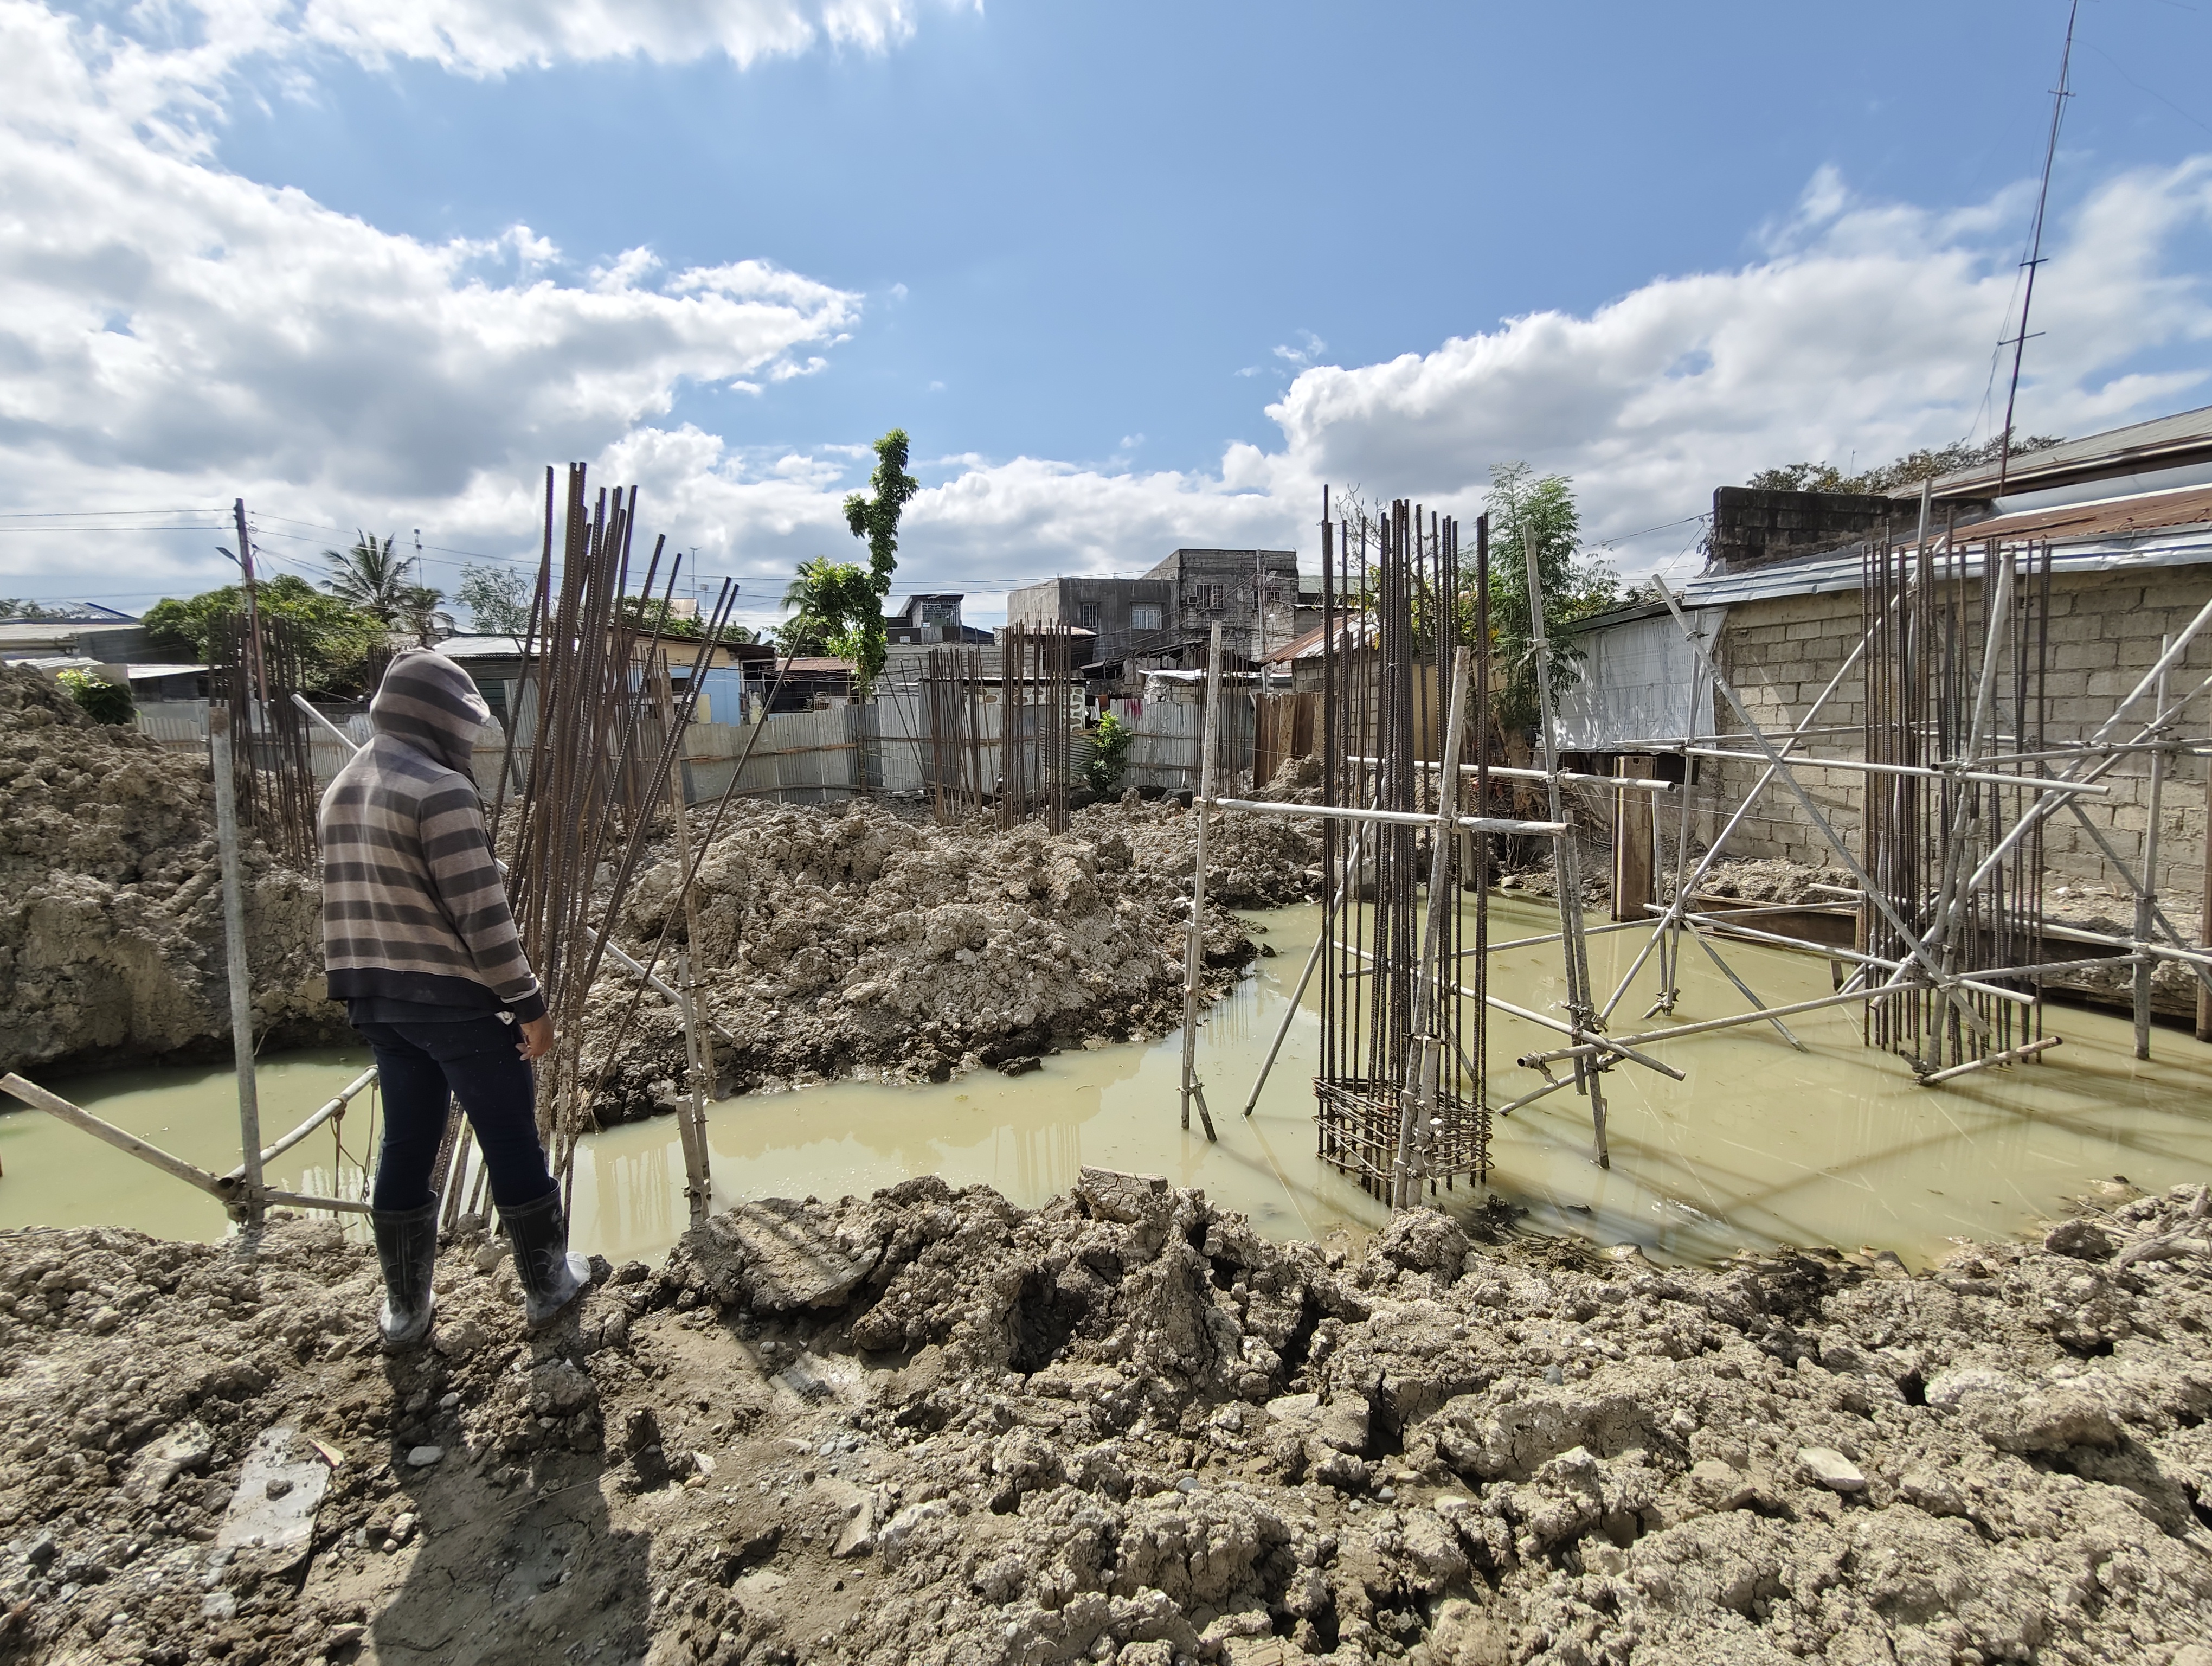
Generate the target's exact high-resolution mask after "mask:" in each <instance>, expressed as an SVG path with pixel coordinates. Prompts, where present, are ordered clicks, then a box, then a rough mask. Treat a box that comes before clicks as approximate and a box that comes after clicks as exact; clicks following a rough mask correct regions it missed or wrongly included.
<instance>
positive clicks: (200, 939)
mask: <svg viewBox="0 0 2212 1666" xmlns="http://www.w3.org/2000/svg"><path fill="white" fill-rule="evenodd" d="M0 802H4V803H5V804H6V806H7V812H6V814H5V815H4V817H0V1069H5V1070H25V1069H29V1068H32V1067H38V1066H43V1065H47V1064H50V1063H55V1062H62V1063H70V1062H80V1061H89V1060H90V1059H91V1058H92V1057H93V1056H94V1055H97V1057H98V1059H99V1061H100V1062H101V1063H104V1064H107V1063H113V1062H116V1061H118V1059H121V1058H128V1057H131V1056H146V1055H158V1054H165V1053H173V1052H178V1051H182V1050H187V1049H192V1048H195V1047H197V1046H206V1045H209V1044H210V1043H216V1042H221V1041H225V1040H228V1037H229V1035H230V1009H229V997H228V988H227V986H226V984H225V982H224V971H223V948H222V886H221V883H220V877H219V874H218V871H217V866H216V855H215V804H214V788H213V787H212V786H211V785H210V782H209V780H208V771H207V765H206V763H204V761H203V760H202V759H200V758H197V757H190V756H179V755H178V754H174V753H170V752H166V751H163V750H162V749H161V747H160V746H159V745H156V744H155V742H154V741H152V740H149V739H147V738H146V737H144V736H143V735H141V734H140V733H137V730H135V729H128V728H121V727H110V726H107V725H104V724H99V723H94V722H93V721H91V720H90V719H89V718H88V717H86V716H85V714H83V713H82V711H80V710H79V709H78V708H77V707H76V703H75V702H73V701H71V700H70V698H69V696H67V695H66V694H64V692H63V691H62V690H60V689H59V688H58V687H57V686H55V685H54V684H52V683H50V682H48V681H47V680H46V678H43V677H40V675H38V674H37V673H36V672H32V671H28V670H25V669H23V668H21V667H0ZM246 880H247V897H246V930H247V934H248V938H249V947H250V958H251V964H252V970H253V976H254V986H255V989H256V992H257V993H256V997H255V1000H256V1006H255V1012H256V1024H255V1027H256V1029H257V1030H258V1031H261V1032H263V1033H264V1035H270V1034H272V1033H273V1036H274V1039H275V1040H276V1042H277V1043H279V1044H286V1043H302V1042H307V1041H313V1040H317V1039H321V1038H323V1037H326V1036H327V1035H329V1034H331V1032H332V1023H333V1018H334V1017H335V1015H337V1009H336V1008H335V1007H332V1006H329V1005H328V1004H327V1003H326V1002H325V1000H324V999H323V981H322V939H321V927H320V923H319V897H320V892H319V887H318V886H317V885H316V884H315V881H314V880H313V878H312V877H310V876H308V875H305V874H301V873H295V872H293V871H291V870H289V869H288V868H286V867H284V866H283V865H282V864H280V863H278V862H276V860H273V859H272V858H271V857H270V854H269V852H268V851H267V850H266V849H265V848H263V847H262V846H260V845H259V844H258V843H253V844H251V845H250V846H249V848H248V849H247V851H246Z"/></svg>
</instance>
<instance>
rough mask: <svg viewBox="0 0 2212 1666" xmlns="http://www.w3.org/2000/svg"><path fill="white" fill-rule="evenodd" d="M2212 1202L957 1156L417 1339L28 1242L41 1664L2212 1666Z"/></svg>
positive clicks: (6, 1395)
mask: <svg viewBox="0 0 2212 1666" xmlns="http://www.w3.org/2000/svg"><path fill="white" fill-rule="evenodd" d="M2201 1195H2202V1194H2201V1193H2200V1192H2197V1191H2196V1190H2195V1189H2187V1190H2185V1192H2184V1193H2183V1194H2182V1195H2176V1196H2172V1197H2160V1198H2147V1199H2139V1200H2134V1201H2124V1200H2125V1199H2126V1198H2127V1196H2128V1194H2127V1191H2126V1189H2124V1188H2121V1187H2118V1186H2115V1187H2113V1188H2112V1189H2110V1195H2109V1196H2108V1197H2106V1199H2105V1200H2104V1201H2103V1205H2102V1206H2101V1207H2099V1208H2098V1209H2096V1210H2094V1211H2093V1213H2090V1214H2088V1215H2086V1216H2084V1217H2082V1218H2080V1219H2075V1220H2074V1221H2070V1222H2069V1223H2066V1224H2063V1225H2061V1226H2060V1227H2058V1228H2057V1229H2056V1230H2055V1231H2053V1232H2052V1233H2051V1236H2050V1237H2049V1238H2048V1239H2047V1240H2046V1241H2045V1243H2028V1244H2017V1243H2000V1244H1985V1245H1979V1246H1975V1247H1972V1248H1967V1249H1961V1250H1960V1253H1959V1254H1958V1255H1957V1256H1954V1257H1953V1258H1952V1259H1951V1260H1950V1261H1949V1262H1947V1263H1946V1264H1945V1265H1944V1266H1943V1267H1942V1268H1938V1269H1936V1270H1935V1271H1933V1272H1931V1273H1929V1274H1923V1275H1919V1276H1913V1275H1911V1274H1908V1273H1907V1272H1906V1270H1905V1268H1903V1267H1901V1266H1899V1265H1898V1264H1896V1263H1895V1262H1893V1261H1888V1260H1885V1259H1881V1258H1869V1257H1857V1256H1838V1255H1834V1254H1831V1253H1824V1254H1819V1255H1811V1254H1804V1255H1800V1254H1789V1255H1783V1256H1768V1257H1762V1258H1744V1259H1741V1260H1739V1261H1736V1262H1731V1263H1729V1264H1728V1265H1726V1266H1724V1267H1723V1268H1717V1269H1714V1270H1710V1271H1700V1270H1680V1269H1660V1268H1654V1267H1652V1266H1650V1265H1649V1264H1648V1263H1645V1262H1643V1261H1641V1260H1640V1259H1638V1258H1637V1257H1636V1256H1633V1255H1609V1256H1601V1255H1598V1254H1595V1252H1592V1251H1591V1250H1589V1249H1588V1248H1587V1247H1585V1246H1583V1245H1580V1244H1578V1243H1569V1242H1561V1241H1557V1240H1542V1239H1525V1238H1511V1237H1509V1238H1507V1239H1506V1240H1504V1242H1501V1243H1471V1242H1470V1241H1469V1240H1468V1238H1467V1237H1465V1236H1464V1235H1463V1234H1462V1232H1461V1231H1460V1229H1459V1228H1458V1227H1457V1226H1455V1225H1452V1224H1451V1223H1450V1222H1449V1221H1448V1220H1446V1219H1443V1217H1441V1216H1438V1215H1436V1214H1433V1213H1420V1214H1416V1215H1413V1216H1410V1217H1407V1218H1405V1219H1401V1221H1399V1222H1398V1223H1397V1224H1396V1225H1394V1226H1393V1227H1392V1228H1391V1229H1390V1231H1388V1232H1386V1233H1384V1234H1383V1235H1382V1236H1381V1237H1378V1238H1376V1240H1375V1241H1373V1242H1372V1243H1369V1244H1366V1245H1361V1246H1350V1248H1351V1249H1352V1253H1350V1254H1347V1253H1346V1247H1345V1246H1339V1247H1335V1248H1330V1249H1324V1248H1322V1247H1320V1246H1316V1245H1312V1244H1292V1245H1287V1246H1282V1247H1277V1246H1273V1245H1269V1244H1267V1243H1262V1242H1261V1241H1260V1240H1259V1239H1257V1238H1256V1237H1255V1236H1254V1235H1253V1234H1252V1233H1251V1231H1250V1230H1249V1226H1248V1225H1247V1224H1246V1223H1245V1222H1244V1221H1243V1219H1242V1218H1240V1217H1237V1216H1235V1215H1231V1214H1225V1213H1218V1212H1216V1211H1214V1210H1213V1209H1212V1208H1211V1207H1209V1206H1208V1205H1207V1204H1206V1201H1205V1200H1204V1199H1203V1198H1202V1197H1201V1196H1200V1195H1196V1194H1191V1193H1183V1192H1178V1191H1176V1190H1173V1189H1170V1188H1168V1187H1167V1186H1165V1185H1164V1183H1152V1182H1146V1181H1142V1180H1139V1179H1136V1178H1133V1177H1117V1176H1111V1175H1106V1174H1103V1173H1101V1172H1099V1171H1096V1170H1086V1171H1085V1177H1084V1180H1083V1183H1082V1184H1081V1185H1080V1186H1079V1189H1078V1191H1077V1193H1076V1194H1075V1195H1073V1196H1071V1197H1069V1198H1066V1199H1062V1200H1060V1201H1057V1202H1055V1203H1054V1204H1053V1205H1052V1206H1050V1207H1047V1208H1045V1209H1043V1210H1040V1211H1036V1212H1034V1213H1024V1212H1022V1211H1019V1210H1017V1209H1015V1208H1013V1207H1011V1206H1010V1205H1008V1204H1006V1202H1005V1201H1004V1200H1002V1199H1000V1198H999V1197H998V1196H997V1195H995V1194H994V1193H992V1192H990V1191H988V1190H987V1189H981V1188H976V1189H969V1190H965V1191H962V1192H958V1193H953V1192H951V1191H948V1190H947V1189H945V1187H944V1186H943V1184H942V1183H939V1182H937V1181H934V1180H931V1179H924V1180H917V1181H912V1182H908V1183H906V1184H904V1185H902V1186H900V1187H897V1188H895V1189H891V1190H889V1191H886V1192H883V1193H879V1194H878V1195H876V1196H875V1197H873V1198H871V1199H867V1200H851V1199H848V1200H846V1201H844V1202H842V1203H841V1204H836V1205H827V1204H819V1203H813V1202H785V1201H763V1202H759V1203H754V1204H749V1205H745V1206H742V1207H739V1208H738V1209H735V1210H732V1211H730V1212H728V1213H726V1214H723V1215H720V1216H717V1217H715V1218H714V1220H713V1221H711V1222H710V1223H709V1224H708V1226H707V1227H705V1228H703V1229H701V1230H700V1231H696V1232H695V1233H693V1234H692V1235H691V1236H690V1237H688V1238H687V1239H686V1240H685V1242H684V1243H683V1244H682V1245H680V1246H679V1247H678V1249H677V1250H676V1251H675V1252H674V1254H673V1255H672V1256H671V1258H670V1260H669V1262H668V1263H667V1264H666V1265H665V1267H664V1268H661V1269H660V1270H659V1271H658V1272H653V1271H651V1270H649V1269H647V1268H645V1267H643V1266H642V1265H637V1264H633V1265H632V1266H630V1267H628V1268H623V1269H620V1270H619V1271H616V1270H614V1269H605V1273H606V1274H607V1275H608V1276H607V1278H606V1280H605V1282H603V1283H602V1284H601V1285H600V1286H599V1287H598V1288H597V1289H595V1290H594V1291H593V1292H592V1294H591V1295H590V1296H589V1297H588V1298H586V1300H585V1301H584V1302H583V1303H581V1304H580V1307H579V1309H578V1310H576V1311H574V1312H573V1313H572V1314H571V1315H570V1316H569V1317H568V1320H567V1321H566V1322H563V1323H562V1325H560V1326H559V1327H558V1328H556V1329H555V1330H554V1331H553V1332H551V1333H550V1334H549V1335H546V1336H544V1337H543V1338H541V1339H539V1340H538V1341H535V1342H532V1341H530V1340H529V1339H528V1338H526V1336H525V1335H523V1333H522V1331H521V1329H520V1325H519V1322H518V1320H517V1317H516V1312H515V1306H514V1303H513V1294H512V1274H511V1272H510V1270H509V1269H508V1268H507V1266H506V1264H505V1263H504V1262H503V1260H502V1259H501V1256H499V1255H498V1253H497V1252H496V1250H495V1249H492V1248H489V1247H488V1246H486V1245H485V1244H484V1243H483V1240H482V1239H481V1238H476V1239H465V1240H464V1241H463V1242H461V1243H457V1244H456V1245H455V1246H453V1249H451V1250H450V1251H449V1252H448V1254H447V1256H446V1257H445V1258H444V1261H443V1262H442V1264H441V1273H440V1279H439V1282H440V1284H441V1287H442V1290H441V1318H440V1322H439V1329H438V1333H437V1335H438V1345H437V1347H435V1349H433V1350H430V1351H427V1352H424V1353H420V1354H417V1355H414V1356H411V1357H406V1358H402V1359H386V1358H385V1357H384V1356H382V1355H381V1354H380V1353H378V1352H377V1351H376V1350H375V1349H374V1347H373V1346H369V1345H368V1343H367V1341H366V1337H367V1334H368V1328H369V1326H370V1324H371V1319H372V1315H373V1312H374V1304H375V1298H376V1292H377V1280H376V1274H375V1271H374V1263H373V1261H372V1260H371V1258H370V1257H369V1256H368V1255H366V1254H365V1253H364V1252H362V1251H360V1250H357V1249H350V1248H348V1247H346V1246H345V1245H343V1243H341V1242H340V1241H339V1239H338V1237H337V1234H336V1232H335V1231H333V1230H332V1229H331V1228H329V1227H327V1226H320V1225H306V1224H299V1223H295V1224H289V1225H277V1226H276V1227H275V1228H273V1229H272V1231H271V1232H270V1238H269V1241H268V1243H267V1245H266V1248H265V1251H264V1255H263V1256H261V1257H260V1258H259V1260H258V1261H256V1262H248V1261H246V1260H244V1259H242V1258H241V1257H240V1256H237V1255H236V1254H235V1253H234V1252H232V1251H229V1250H226V1249H221V1248H216V1247H210V1246H203V1245H197V1244H185V1243H161V1242H158V1241H155V1240H150V1239H147V1238H143V1237H138V1236H137V1235H134V1234H131V1233H127V1232H118V1231H70V1232H20V1233H14V1234H9V1235H8V1236H7V1237H5V1238H4V1239H0V1292H4V1293H0V1310H5V1317H4V1318H0V1453H4V1455H5V1456H4V1459H0V1658H4V1659H7V1660H25V1661H31V1660H37V1661H54V1662H60V1661H70V1662H89V1661H105V1660H115V1661H125V1660H132V1661H149V1662H155V1663H165V1666H167V1663H183V1662H186V1661H200V1660H208V1659H218V1658H219V1659H222V1660H224V1661H227V1662H237V1663H246V1666H259V1663H264V1662H268V1663H276V1662H314V1661H327V1662H331V1663H334V1666H335V1663H346V1662H352V1661H356V1660H359V1661H379V1662H392V1663H398V1662H408V1663H415V1662H424V1663H427V1662H429V1661H434V1660H435V1661H439V1662H471V1661H517V1662H520V1661H544V1660H550V1659H563V1660H574V1661H593V1660H603V1661H609V1662H614V1661H622V1662H630V1661H636V1660H640V1659H644V1660H647V1661H650V1662H653V1663H655V1666H673V1663H688V1662H718V1663H730V1662H739V1661H744V1662H798V1661H806V1662H824V1663H827V1662H842V1661H880V1662H884V1663H893V1662H898V1663H907V1662H914V1663H954V1662H958V1663H970V1662H973V1663H1009V1666H1011V1663H1016V1662H1020V1663H1044V1662H1060V1661H1066V1662H1073V1661H1078V1660H1087V1661H1117V1662H1121V1663H1126V1666H1139V1663H1142V1666H1172V1663H1175V1662H1178V1661H1182V1660H1194V1661H1207V1662H1231V1663H1239V1666H1255V1663H1276V1662H1295V1661H1302V1660H1306V1659H1310V1658H1314V1657H1320V1658H1325V1659H1333V1660H1336V1661H1339V1662H1345V1663H1351V1662H1368V1661H1382V1660H1398V1659H1404V1660H1407V1661H1410V1662H1415V1663H1425V1666H1445V1663H1456V1666H1473V1663H1491V1662H1509V1661H1510V1662H1519V1661H1527V1660H1538V1659H1541V1660H1547V1661H1559V1662H1567V1663H1586V1662H1601V1661H1602V1662H1635V1663H1641V1666H1654V1663H1662V1662H1664V1663H1675V1662H1680V1663H1689V1662H1716V1661H1721V1662H1761V1663H1763V1662H1776V1663H1779V1662H1781V1661H1783V1660H1784V1659H1798V1660H1806V1659H1818V1660H1826V1661H1830V1662H1838V1663H1860V1662H1892V1661H1894V1662H1911V1663H1919V1662H1928V1663H1934V1662H1958V1661H1977V1660H1978V1661H1997V1660H2013V1661H2027V1660H2039V1661H2067V1662H2075V1661H2079V1662H2084V1663H2087V1662H2100V1663H2103V1662H2133V1661H2142V1662H2149V1663H2156V1666H2205V1663H2206V1662H2207V1660H2208V1659H2212V1656H2208V1655H2207V1653H2206V1651H2205V1650H2204V1646H2203V1644H2202V1642H2200V1641H2197V1640H2196V1639H2202V1638H2203V1637H2204V1636H2205V1635H2206V1633H2207V1631H2208V1627H2212V1534H2208V1532H2207V1529H2206V1527H2205V1525H2204V1523H2205V1520H2206V1518H2207V1517H2208V1516H2212V1438H2208V1436H2207V1434H2206V1432H2205V1425H2204V1418H2205V1415H2206V1413H2207V1412H2208V1410H2212V1359H2208V1355H2207V1351H2206V1347H2205V1343H2204V1338H2205V1336H2206V1335H2207V1326H2208V1324H2212V1285H2208V1281H2207V1277H2206V1266H2207V1262H2206V1256H2207V1249H2206V1243H2205V1239H2206V1237H2207V1236H2208V1231H2212V1222H2208V1220H2207V1219H2206V1218H2205V1216H2204V1215H2203V1211H2202V1205H2201V1202H2200V1201H2199V1199H2200V1198H2201ZM249 1511H250V1513H249ZM227 1529H228V1530H227ZM255 1533H258V1534H259V1535H262V1536H263V1537H264V1539H265V1540H268V1541H270V1542H268V1543H264V1544H263V1545H260V1546H255V1545H252V1544H250V1543H248V1544H239V1543H236V1542H234V1541H236V1540H238V1539H239V1538H240V1536H241V1535H248V1536H250V1535H252V1534H255ZM288 1533H289V1535H292V1537H291V1538H290V1539H289V1541H288V1538H287V1535H288Z"/></svg>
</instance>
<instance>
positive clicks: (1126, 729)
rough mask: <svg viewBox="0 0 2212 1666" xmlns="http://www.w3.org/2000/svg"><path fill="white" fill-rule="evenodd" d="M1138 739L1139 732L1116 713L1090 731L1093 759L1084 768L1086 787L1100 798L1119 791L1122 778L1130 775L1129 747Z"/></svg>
mask: <svg viewBox="0 0 2212 1666" xmlns="http://www.w3.org/2000/svg"><path fill="white" fill-rule="evenodd" d="M1136 739H1137V731H1136V729H1135V728H1134V727H1133V726H1132V725H1130V724H1127V723H1124V722H1123V721H1121V719H1120V718H1118V717H1116V716H1115V715H1114V714H1113V713H1111V712H1108V713H1107V714H1105V715H1104V716H1103V717H1102V718H1100V719H1099V720H1098V727H1097V728H1095V729H1093V730H1092V731H1091V757H1090V758H1089V760H1088V761H1087V762H1085V764H1084V766H1083V784H1084V785H1085V786H1086V787H1089V788H1090V789H1091V791H1092V792H1094V793H1097V794H1098V795H1099V796H1100V797H1101V798H1105V797H1109V796H1110V795H1112V794H1113V793H1118V792H1120V791H1121V777H1122V776H1123V775H1126V774H1127V772H1128V768H1129V748H1130V747H1131V746H1132V745H1134V744H1135V742H1136Z"/></svg>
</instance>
